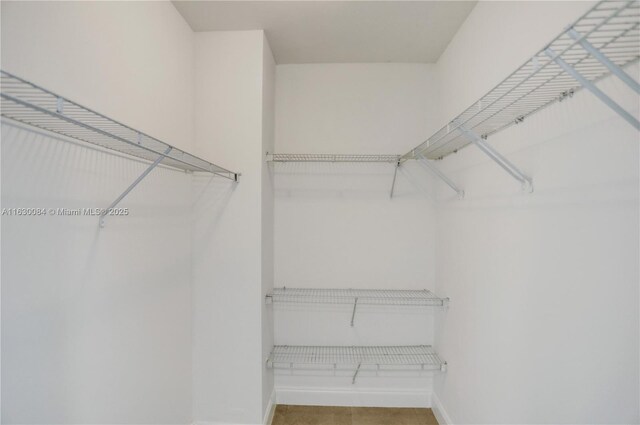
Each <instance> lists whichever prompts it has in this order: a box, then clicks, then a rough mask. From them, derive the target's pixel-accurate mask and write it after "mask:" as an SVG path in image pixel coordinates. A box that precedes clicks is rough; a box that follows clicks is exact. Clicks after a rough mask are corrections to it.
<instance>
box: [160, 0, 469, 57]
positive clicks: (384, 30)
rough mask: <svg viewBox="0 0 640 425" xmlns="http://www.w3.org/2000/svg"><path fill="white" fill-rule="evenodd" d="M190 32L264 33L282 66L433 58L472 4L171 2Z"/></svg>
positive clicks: (449, 2) (400, 2)
mask: <svg viewBox="0 0 640 425" xmlns="http://www.w3.org/2000/svg"><path fill="white" fill-rule="evenodd" d="M173 4H174V5H175V7H176V8H177V9H178V11H179V12H180V13H181V14H182V16H183V17H184V19H185V20H186V21H187V22H188V23H189V25H190V26H191V28H192V29H193V30H194V31H230V30H256V29H264V30H266V34H267V38H268V39H269V44H270V45H271V49H272V50H273V55H274V56H275V60H276V62H277V63H279V64H286V63H348V62H422V63H425V62H426V63H431V62H435V61H437V60H438V57H440V54H441V53H442V52H443V51H444V49H445V48H446V47H447V45H448V44H449V41H451V38H452V37H453V35H454V34H455V33H456V31H457V30H458V28H459V27H460V25H461V24H462V23H463V22H464V20H465V19H466V17H467V15H468V14H469V13H470V12H471V9H473V6H475V4H476V2H475V1H174V2H173Z"/></svg>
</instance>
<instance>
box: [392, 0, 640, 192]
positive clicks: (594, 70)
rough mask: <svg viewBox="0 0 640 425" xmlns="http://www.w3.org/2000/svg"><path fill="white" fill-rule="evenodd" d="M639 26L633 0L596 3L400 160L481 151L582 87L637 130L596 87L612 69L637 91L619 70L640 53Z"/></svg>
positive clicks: (636, 124) (638, 5)
mask: <svg viewBox="0 0 640 425" xmlns="http://www.w3.org/2000/svg"><path fill="white" fill-rule="evenodd" d="M639 27H640V2H638V1H637V0H633V1H616V0H613V1H609V0H605V1H601V2H599V3H598V4H596V5H595V6H594V7H593V8H591V9H590V10H589V11H588V12H587V13H585V14H584V15H583V16H582V17H580V18H579V19H578V20H577V21H575V22H574V23H573V24H572V25H570V26H569V27H568V28H567V29H566V30H564V31H563V32H562V33H561V34H560V35H558V36H557V37H556V38H554V39H553V40H552V41H551V42H550V43H549V44H547V45H546V46H545V47H544V48H543V49H541V50H540V51H538V52H537V53H536V54H535V55H534V56H533V57H532V58H531V59H530V60H528V61H527V62H526V63H525V64H523V65H522V66H521V67H519V68H518V69H517V70H516V71H514V72H513V73H512V74H511V75H509V76H508V77H507V78H506V79H505V80H503V81H502V82H501V83H500V84H498V85H497V86H496V87H494V88H493V89H492V90H491V91H489V92H488V93H487V94H486V95H484V96H483V97H482V98H481V99H480V100H478V101H477V102H475V103H474V104H473V105H471V106H470V107H468V108H467V109H466V110H465V111H464V112H462V113H461V114H460V115H458V116H457V117H455V118H454V119H452V120H451V121H450V122H449V123H448V124H447V125H445V126H444V127H442V128H441V129H440V130H438V131H437V132H436V133H435V134H434V135H432V136H431V137H429V138H428V139H427V140H426V141H425V142H423V143H422V144H420V145H418V146H417V147H415V148H414V149H412V150H411V151H410V152H408V153H406V154H405V155H403V156H402V158H401V161H402V162H404V161H406V160H408V159H421V158H422V157H424V158H426V159H427V160H435V159H441V158H444V157H446V156H447V155H450V154H452V153H454V152H457V151H458V150H459V149H462V148H464V147H465V146H467V145H469V144H471V143H475V144H476V145H478V147H479V148H480V149H482V150H483V151H485V149H491V148H490V147H488V146H487V145H486V144H485V143H484V140H486V139H487V137H489V136H491V135H492V134H495V133H497V132H498V131H501V130H503V129H505V128H507V127H509V126H511V125H514V124H518V123H520V122H522V121H524V120H525V119H526V118H527V117H528V116H530V115H532V114H534V113H536V112H538V111H540V110H542V109H544V108H546V107H547V106H549V105H551V104H553V103H555V102H559V101H562V100H564V99H566V98H568V97H571V96H572V95H573V93H574V92H575V91H577V90H579V89H580V88H582V87H584V88H587V89H588V90H589V91H591V92H592V93H594V94H595V95H596V96H597V97H598V98H600V99H601V100H602V101H603V102H605V103H606V104H607V105H608V106H609V107H611V108H612V109H614V110H615V111H616V112H617V113H618V114H620V115H621V116H622V117H623V118H624V119H625V120H627V121H628V122H629V123H630V124H632V125H633V126H634V127H636V129H640V123H639V122H638V120H637V118H636V117H634V116H633V115H631V114H630V113H629V112H627V111H626V110H624V109H622V108H621V107H620V106H619V105H617V104H616V103H615V102H614V101H612V100H611V99H610V98H609V97H608V96H607V95H606V94H604V93H603V92H602V91H601V90H599V89H598V88H597V87H596V86H595V85H594V83H595V82H597V81H598V80H600V79H602V78H603V77H605V76H607V75H609V74H611V73H613V74H615V75H616V76H618V77H619V78H620V79H621V80H623V81H624V82H625V83H626V84H627V85H629V86H630V87H631V88H632V89H633V90H634V91H636V92H637V93H640V85H638V83H637V82H636V81H635V80H634V79H633V78H632V77H630V76H629V75H628V74H627V73H626V72H625V71H623V70H622V68H624V67H625V66H627V65H629V64H631V63H634V62H637V60H638V58H639V57H640V29H639ZM485 153H487V154H489V155H490V156H491V155H492V152H486V151H485ZM493 159H494V160H496V162H498V163H499V165H501V166H502V167H503V168H505V169H506V170H507V171H508V172H510V173H511V174H512V175H514V174H515V175H514V177H516V178H517V179H519V180H521V181H523V180H526V179H527V177H526V175H524V174H522V173H521V172H519V170H517V169H515V167H514V166H513V165H512V164H510V163H508V161H507V162H506V163H504V162H503V163H501V162H502V160H504V158H493ZM507 168H512V169H511V170H509V169H507ZM514 169H515V170H514ZM523 183H524V181H523Z"/></svg>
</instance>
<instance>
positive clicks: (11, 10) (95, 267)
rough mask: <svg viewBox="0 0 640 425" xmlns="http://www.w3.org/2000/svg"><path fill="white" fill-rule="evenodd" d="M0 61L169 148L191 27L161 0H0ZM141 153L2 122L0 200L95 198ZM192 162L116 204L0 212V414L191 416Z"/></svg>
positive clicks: (162, 419)
mask: <svg viewBox="0 0 640 425" xmlns="http://www.w3.org/2000/svg"><path fill="white" fill-rule="evenodd" d="M1 7H2V68H3V69H5V70H7V71H10V72H14V73H16V74H17V75H19V76H22V77H24V78H26V79H30V80H32V81H34V82H36V83H38V84H42V85H43V86H44V87H46V88H49V89H51V90H54V91H57V92H59V93H60V94H62V95H65V96H68V97H69V98H71V99H74V100H76V101H78V102H80V103H82V104H86V105H87V106H89V107H92V108H95V109H96V110H99V111H101V112H104V113H106V114H107V115H110V116H112V117H113V118H115V119H118V120H121V121H123V122H124V123H127V124H129V125H131V126H133V127H136V128H139V129H141V130H143V131H146V132H148V133H150V134H151V135H154V136H156V137H159V138H163V139H165V140H167V141H168V142H169V143H172V144H175V145H177V146H179V147H182V148H189V147H190V146H191V143H192V121H191V120H192V103H191V100H192V90H193V86H192V59H193V50H192V33H191V31H190V30H189V28H188V26H187V25H186V23H185V22H184V21H183V20H182V18H181V17H180V15H179V14H178V13H177V12H176V11H175V9H174V8H173V6H172V5H171V4H170V3H168V2H129V3H126V4H125V3H108V2H107V3H91V4H89V3H78V2H56V3H53V2H51V3H50V2H38V3H25V2H3V3H2V6H1ZM146 167H147V164H144V163H142V162H137V161H135V160H131V159H128V158H122V157H120V156H117V155H112V154H105V153H102V152H98V151H96V150H93V149H91V148H89V147H86V146H84V145H82V146H81V145H79V144H75V143H69V142H62V141H58V140H56V139H54V138H52V137H49V136H44V135H39V134H37V133H34V132H32V131H26V130H21V129H17V128H16V127H14V126H10V125H6V124H3V126H2V206H3V207H7V208H10V207H28V206H33V207H43V206H44V207H67V208H74V207H105V206H106V205H108V204H109V203H110V202H111V201H112V200H113V199H114V198H115V197H116V196H118V195H119V194H120V193H121V191H122V190H124V188H126V187H127V186H128V185H129V184H130V183H131V182H132V181H133V180H134V179H135V178H136V177H137V176H138V175H139V174H140V173H141V172H142V171H143V170H144V169H145V168H146ZM189 193H190V178H189V177H188V176H187V175H185V174H184V173H181V172H175V171H172V170H168V169H162V168H160V169H157V170H156V171H154V172H153V173H152V174H151V175H149V176H148V178H147V179H145V181H144V182H143V183H142V184H141V185H140V186H139V187H138V188H136V189H135V190H134V191H133V192H131V194H130V195H129V196H128V197H127V198H126V200H125V202H124V203H123V206H127V207H129V208H130V209H131V215H130V216H129V217H126V218H113V219H111V220H108V222H107V227H106V228H105V229H103V230H98V226H97V219H96V218H95V217H36V218H24V217H7V216H5V217H3V220H2V254H3V257H2V260H3V261H2V262H3V264H2V265H3V267H2V295H3V297H2V366H3V370H2V422H3V423H188V422H190V420H191V380H190V371H191V349H190V344H191V288H190V275H191V263H190V251H191V235H190V229H191V226H190V223H189V208H190V195H189Z"/></svg>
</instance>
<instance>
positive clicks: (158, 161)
mask: <svg viewBox="0 0 640 425" xmlns="http://www.w3.org/2000/svg"><path fill="white" fill-rule="evenodd" d="M171 149H173V148H172V147H171V146H169V147H168V148H167V149H166V150H165V151H164V153H163V154H162V155H160V156H159V157H158V159H156V160H155V161H154V162H153V163H152V164H151V165H149V167H147V169H146V170H144V172H143V173H142V174H140V177H138V178H137V179H135V180H134V182H133V183H131V184H130V185H129V187H128V188H126V189H125V191H124V192H122V194H121V195H120V196H118V197H117V198H116V200H115V201H113V202H112V203H111V205H109V206H108V207H107V208H106V209H105V210H104V211H102V213H101V214H100V227H104V220H105V218H106V217H107V216H108V215H109V212H110V211H111V210H112V209H113V208H115V207H116V206H117V205H118V204H119V203H120V201H122V200H123V199H124V197H125V196H127V195H128V194H129V192H131V191H132V190H133V188H134V187H136V186H137V185H138V183H140V182H141V181H142V180H143V179H144V178H145V177H147V175H148V174H149V173H150V172H151V171H152V170H153V169H154V168H156V167H157V166H158V164H160V162H161V161H162V160H163V159H164V158H166V156H167V155H169V152H171Z"/></svg>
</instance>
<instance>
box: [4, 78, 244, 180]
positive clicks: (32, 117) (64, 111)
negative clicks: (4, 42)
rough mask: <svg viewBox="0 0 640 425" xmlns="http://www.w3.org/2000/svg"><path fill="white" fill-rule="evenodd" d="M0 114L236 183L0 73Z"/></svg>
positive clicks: (192, 158)
mask: <svg viewBox="0 0 640 425" xmlns="http://www.w3.org/2000/svg"><path fill="white" fill-rule="evenodd" d="M0 97H1V98H2V102H1V104H0V111H1V114H2V116H3V117H7V118H10V119H12V120H16V121H19V122H22V123H25V124H28V125H31V126H34V127H38V128H40V129H43V130H47V131H51V132H54V133H57V134H61V135H63V136H67V137H71V138H74V139H76V140H81V141H83V142H87V143H91V144H94V145H97V146H100V147H102V148H106V149H112V150H115V151H118V152H121V153H125V154H128V155H132V156H135V157H137V158H142V159H144V160H147V161H150V162H154V161H156V160H157V159H158V158H159V157H160V156H162V155H165V156H164V158H163V159H162V161H160V163H161V164H163V165H167V166H170V167H173V168H177V169H180V170H184V171H204V172H208V173H213V174H217V175H219V176H222V177H225V178H228V179H231V180H235V181H237V179H238V176H239V174H238V173H234V172H233V171H229V170H227V169H225V168H222V167H220V166H218V165H215V164H212V163H210V162H208V161H205V160H203V159H201V158H198V157H196V156H193V155H191V154H189V153H187V152H185V151H183V150H180V149H177V148H174V147H172V146H171V145H168V144H166V143H164V142H161V141H160V140H158V139H156V138H153V137H151V136H149V135H147V134H144V133H142V132H140V131H137V130H134V129H133V128H131V127H128V126H126V125H124V124H121V123H119V122H117V121H114V120H112V119H111V118H107V117H106V116H104V115H102V114H100V113H98V112H95V111H93V110H91V109H88V108H85V107H84V106H81V105H79V104H77V103H75V102H73V101H71V100H69V99H66V98H63V97H62V96H59V95H57V94H55V93H53V92H50V91H48V90H46V89H43V88H42V87H39V86H37V85H35V84H33V83H30V82H28V81H26V80H23V79H22V78H19V77H16V76H15V75H12V74H10V73H8V72H5V71H0Z"/></svg>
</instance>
